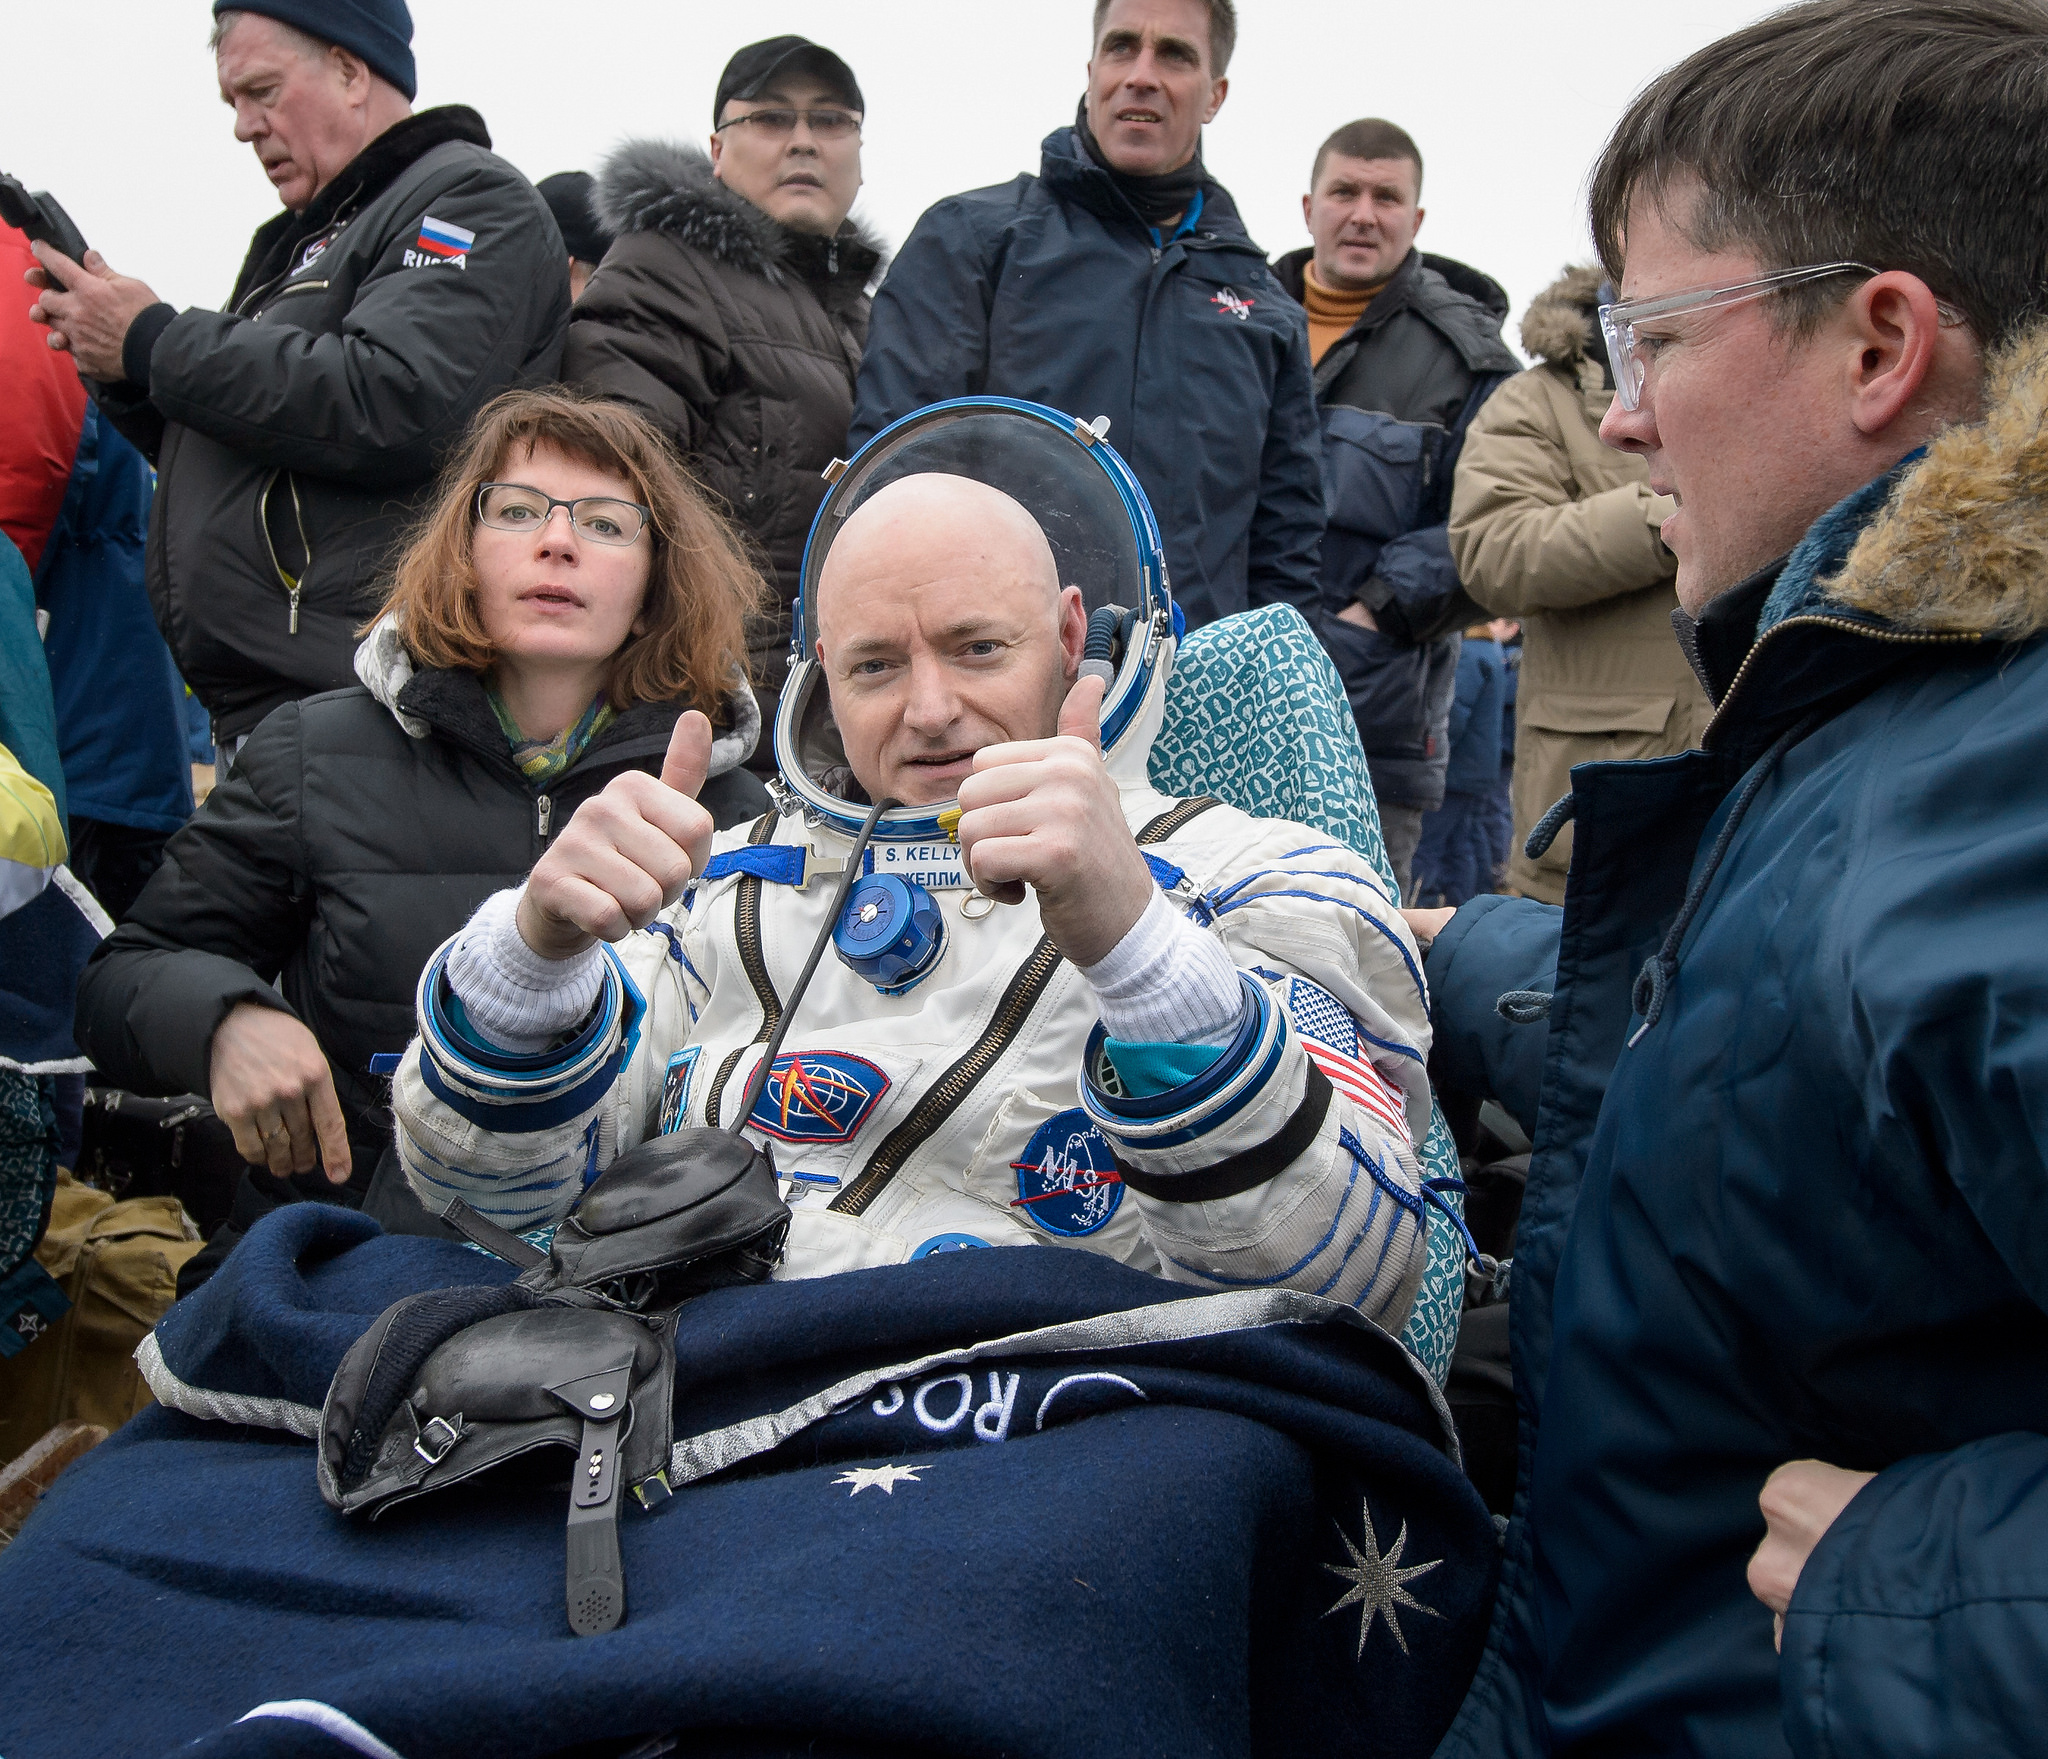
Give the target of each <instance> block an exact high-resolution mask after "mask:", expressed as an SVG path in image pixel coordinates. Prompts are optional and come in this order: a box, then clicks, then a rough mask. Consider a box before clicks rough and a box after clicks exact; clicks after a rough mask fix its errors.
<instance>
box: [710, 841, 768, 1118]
mask: <svg viewBox="0 0 2048 1759" xmlns="http://www.w3.org/2000/svg"><path fill="white" fill-rule="evenodd" d="M777 817H778V815H777V814H775V813H772V812H769V813H763V814H762V815H761V817H760V818H759V819H757V820H756V821H755V823H754V828H753V830H752V831H751V832H750V833H749V834H748V837H747V841H748V842H749V843H755V844H759V843H765V842H767V841H768V840H769V838H771V837H772V836H774V834H775V825H776V821H777ZM733 936H734V938H735V939H736V940H737V941H738V942H739V949H740V969H741V970H742V971H744V972H745V973H746V974H747V981H748V982H749V983H750V984H752V985H753V986H754V999H755V1000H756V1001H757V1002H759V1003H760V1005H761V1025H760V1029H759V1030H758V1031H757V1032H756V1033H755V1034H754V1036H753V1037H752V1038H751V1039H749V1040H748V1041H747V1042H746V1043H745V1044H742V1045H736V1046H735V1047H734V1048H733V1049H732V1051H731V1052H730V1053H729V1054H728V1055H727V1057H726V1059H725V1061H724V1062H722V1063H720V1064H719V1065H718V1073H717V1075H716V1076H715V1077H713V1079H712V1082H711V1089H710V1091H709V1092H708V1093H707V1094H706V1095H705V1096H704V1122H705V1123H706V1124H708V1125H710V1127H711V1128H712V1129H714V1130H715V1129H717V1128H718V1114H719V1111H720V1109H721V1108H722V1106H723V1105H724V1103H725V1086H726V1083H727V1082H728V1081H730V1080H731V1079H732V1072H733V1070H734V1069H736V1068H737V1067H738V1066H739V1060H740V1058H741V1057H742V1056H744V1055H745V1054H746V1053H747V1052H748V1051H749V1050H751V1049H752V1048H753V1047H754V1046H755V1045H757V1044H766V1043H767V1042H768V1037H769V1034H771V1033H772V1032H774V1030H775V1023H776V1022H777V1021H778V1020H780V1019H781V1018H782V998H781V997H780V996H779V995H777V994H776V993H775V980H774V979H773V978H772V977H770V976H769V975H768V956H767V952H766V950H765V949H764V948H763V947H762V945H761V881H760V879H759V878H758V877H757V876H755V875H754V874H748V875H747V876H746V877H745V878H744V879H742V880H741V881H740V883H739V892H738V897H737V899H736V901H735V903H734V907H733Z"/></svg>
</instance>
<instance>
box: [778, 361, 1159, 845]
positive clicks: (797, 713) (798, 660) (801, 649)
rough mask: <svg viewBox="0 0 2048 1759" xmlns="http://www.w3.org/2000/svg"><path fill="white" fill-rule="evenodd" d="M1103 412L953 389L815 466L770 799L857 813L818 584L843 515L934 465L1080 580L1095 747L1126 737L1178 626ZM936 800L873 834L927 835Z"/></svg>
mask: <svg viewBox="0 0 2048 1759" xmlns="http://www.w3.org/2000/svg"><path fill="white" fill-rule="evenodd" d="M1108 430H1109V422H1108V419H1107V418H1106V417H1098V418H1097V419H1096V420H1095V421H1093V422H1083V421H1081V420H1079V419H1077V418H1076V417H1074V416H1071V415H1066V414H1063V413H1061V412H1060V411H1059V410H1057V409H1050V408H1047V407H1046V406H1045V405H1044V404H1042V403H1024V402H1019V401H1018V400H1016V399H1014V398H1010V397H958V398H954V399H952V400H951V401H949V402H945V403H934V404H930V405H929V406H927V407H926V408H923V409H919V410H915V411H913V412H912V413H911V414H909V415H906V416H905V417H903V419H902V420H901V421H898V422H895V423H893V424H892V425H891V426H889V427H886V428H884V429H883V430H882V431H881V432H880V433H878V434H877V435H875V437H874V438H873V439H871V440H870V441H869V442H868V443H867V444H866V445H865V446H863V447H862V448H861V449H860V450H859V451H858V452H856V453H855V454H854V455H853V457H852V458H851V459H850V460H848V461H846V462H844V463H841V462H840V461H838V460H835V461H834V462H833V463H832V464H831V465H829V466H828V467H827V468H826V471H825V475H826V478H827V480H829V481H830V482H831V484H832V487H831V490H830V492H829V493H828V494H827V495H826V496H825V499H824V502H823V504H822V505H820V507H819V508H818V512H817V516H816V517H815V518H814V519H813V520H812V521H811V533H810V537H809V539H808V540H807V541H806V543H805V545H804V561H803V572H802V574H801V576H800V579H799V582H798V586H797V598H796V604H795V607H794V609H793V612H792V615H791V625H792V627H791V633H790V651H789V677H788V680H787V682H785V684H784V685H783V688H782V694H781V700H780V702H779V704H778V706H777V709H776V714H775V734H774V737H775V761H776V768H777V770H778V771H779V776H778V778H777V780H776V781H775V782H773V783H771V784H770V791H771V792H772V793H773V794H774V796H775V799H776V804H777V805H778V806H779V807H780V808H781V809H782V810H783V811H784V812H791V811H800V812H801V813H802V814H803V815H804V818H805V820H806V822H808V823H811V824H814V825H815V824H823V825H830V826H832V827H834V828H836V829H838V830H840V831H842V832H844V833H846V834H847V835H849V836H851V835H853V834H854V833H855V832H857V831H858V830H859V829H860V827H861V824H862V821H863V820H864V819H865V818H866V817H867V815H868V810H869V808H868V803H867V802H866V801H865V800H864V799H862V798H861V797H860V795H859V791H858V789H857V787H856V786H855V784H854V783H853V782H852V779H851V775H850V773H849V772H848V770H847V768H846V753H845V749H844V747H843V746H842V745H841V743H840V739H839V730H838V728H837V727H836V726H835V725H834V724H833V720H832V705H831V702H830V699H829V698H828V696H827V694H826V689H825V675H824V670H823V668H822V667H821V666H820V665H819V664H818V617H817V602H818V581H819V578H820V577H821V575H822V574H823V572H824V567H825V558H826V557H827V556H828V555H829V554H830V553H831V549H832V543H833V540H834V538H835V537H836V536H837V535H838V533H839V530H840V528H841V527H842V526H843V525H844V524H845V522H846V519H847V516H848V515H849V514H851V513H852V512H853V511H854V509H855V508H857V507H859V506H860V505H861V504H862V502H864V501H865V500H866V499H867V498H868V497H869V496H870V495H872V494H874V493H875V492H876V491H877V490H879V489H882V488H884V487H886V486H887V485H888V484H890V483H892V482H895V481H896V480H897V479H898V478H900V477H906V476H918V475H923V474H925V473H928V472H942V473H944V474H946V475H950V476H965V477H971V478H973V479H974V480H975V481H976V482H982V483H986V484H988V485H989V486H990V487H991V488H995V489H1000V490H1001V491H1002V492H1003V493H1004V494H1006V495H1008V496H1010V497H1011V499H1012V500H1015V501H1016V502H1018V503H1019V504H1020V505H1021V506H1023V507H1024V509H1025V510H1026V511H1027V512H1028V513H1030V515H1031V516H1032V518H1034V519H1035V520H1037V522H1038V525H1039V529H1040V530H1042V531H1043V532H1044V533H1045V538H1046V542H1047V543H1048V544H1049V545H1050V546H1051V547H1052V554H1053V560H1054V562H1055V563H1056V564H1057V566H1058V569H1059V578H1060V584H1061V585H1062V586H1075V587H1079V588H1080V591H1081V603H1082V607H1083V609H1084V610H1085V611H1086V612H1087V614H1088V619H1089V646H1088V652H1089V655H1090V656H1091V657H1092V658H1098V659H1101V660H1105V661H1107V662H1108V664H1109V669H1110V673H1111V677H1110V681H1109V685H1108V689H1107V691H1106V692H1105V694H1104V696H1103V700H1102V749H1103V755H1104V757H1105V758H1111V757H1113V756H1114V755H1115V753H1116V750H1117V748H1118V746H1119V745H1120V743H1121V742H1122V741H1123V740H1124V739H1125V738H1127V737H1129V736H1131V735H1132V734H1133V732H1134V729H1136V728H1137V727H1138V725H1139V722H1140V711H1141V709H1142V708H1143V706H1144V704H1145V702H1146V699H1147V697H1148V695H1149V694H1150V692H1151V690H1152V687H1153V684H1154V682H1155V680H1156V679H1158V677H1159V676H1160V674H1161V671H1162V668H1168V669H1170V667H1171V663H1172V654H1173V644H1174V643H1175V642H1176V641H1177V640H1178V638H1179V636H1180V633H1181V630H1182V628H1183V621H1182V618H1181V615H1180V612H1179V611H1178V609H1177V608H1176V607H1175V605H1174V603H1173V595H1172V592H1171V590H1170V588H1169V586H1168V584H1167V578H1166V553H1165V550H1164V548H1163V547H1162V545H1161V543H1160V540H1159V526H1158V523H1157V521H1156V520H1154V518H1153V517H1152V508H1151V504H1150V503H1149V502H1148V501H1147V500H1146V499H1145V491H1144V490H1143V489H1141V488H1140V487H1139V486H1138V479H1137V477H1136V476H1135V475H1134V474H1133V473H1132V471H1131V467H1130V466H1129V465H1128V464H1126V463H1125V462H1124V461H1123V459H1122V458H1120V457H1118V456H1117V453H1116V450H1115V448H1114V447H1112V446H1111V445H1110V444H1109V443H1108V441H1107V439H1106V438H1105V437H1104V436H1105V435H1106V434H1107V432H1108ZM947 804H948V803H946V802H940V803H938V804H935V805H931V806H905V807H898V808H896V809H894V810H892V811H890V812H888V813H885V814H884V815H883V816H882V819H881V822H880V823H879V824H878V825H877V826H876V828H875V836H876V837H877V838H879V839H892V840H893V839H898V838H918V839H925V838H930V837H931V836H933V835H934V834H935V833H936V832H937V831H938V830H939V823H938V815H939V814H940V813H942V812H944V811H945V810H946V806H947Z"/></svg>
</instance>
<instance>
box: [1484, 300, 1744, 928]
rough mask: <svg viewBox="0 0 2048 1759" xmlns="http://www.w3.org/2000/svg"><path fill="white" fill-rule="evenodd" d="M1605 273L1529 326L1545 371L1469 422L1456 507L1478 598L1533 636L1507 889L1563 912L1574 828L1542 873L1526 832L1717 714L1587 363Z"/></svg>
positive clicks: (1659, 503) (1535, 315) (1654, 514)
mask: <svg viewBox="0 0 2048 1759" xmlns="http://www.w3.org/2000/svg"><path fill="white" fill-rule="evenodd" d="M1599 284H1600V271H1599V270H1598V269H1594V268H1580V269H1571V270H1567V271H1566V273H1565V275H1564V277H1563V279H1562V280H1560V281H1558V282H1557V283H1556V284H1555V285H1554V286H1552V287H1551V288H1549V289H1548V290H1546V291H1545V292H1544V293H1542V294H1540V295H1538V297H1537V298H1536V300H1535V301H1534V302H1533V303H1532V304H1531V305H1530V307H1529V311H1528V315H1527V316H1526V317H1525V318H1524V319H1523V320H1522V346H1523V347H1524V348H1526V349H1527V350H1528V351H1529V352H1530V353H1531V354H1534V355H1537V356H1539V357H1540V359H1541V364H1540V365H1537V366H1534V367H1531V368H1530V369H1529V370H1528V371H1527V372H1525V373H1521V374H1518V375H1517V376H1516V377H1514V378H1512V379H1510V380H1508V382H1507V383H1506V384H1504V385H1503V386H1501V388H1500V389H1499V390H1498V391H1496V392H1494V394H1493V395H1492V396H1491V397H1490V398H1489V399H1487V402H1486V405H1485V407H1484V408H1482V409H1481V410H1480V412H1479V414H1478V416H1477V417H1476V418H1475V419H1474V420H1473V423H1472V426H1471V428H1470V430H1469V431H1468V432H1467V434H1466V437H1465V450H1464V453H1463V455H1462V456H1461V457H1460V458H1459V460H1458V474H1457V486H1456V490H1455V492H1454V494H1453V495H1452V498H1451V521H1450V535H1451V554H1452V556H1453V557H1455V558H1456V560H1457V564H1458V576H1459V578H1460V579H1461V580H1462V581H1463V582H1464V583H1465V589H1466V591H1467V592H1469V593H1470V594H1471V595H1472V597H1473V598H1474V599H1476V600H1477V601H1478V602H1479V603H1480V604H1481V605H1483V606H1484V607H1485V608H1486V609H1487V610H1488V611H1490V612H1492V613H1493V614H1494V615H1495V616H1497V617H1519V618H1520V619H1521V620H1522V624H1523V630H1524V634H1523V646H1522V673H1521V683H1520V686H1519V689H1518V692H1517V700H1516V704H1515V774H1514V784H1513V802H1514V815H1515V831H1514V844H1513V856H1512V859H1511V861H1510V862H1509V865H1508V884H1509V885H1510V886H1511V887H1512V888H1513V889H1514V890H1516V891H1518V892H1521V893H1523V894H1525V895H1526V896H1528V897H1531V898H1540V899H1542V900H1544V901H1545V902H1546V903H1551V904H1561V903H1563V902H1564V880H1565V870H1566V868H1567V867H1568V865H1569V864H1570V860H1571V829H1570V827H1569V826H1567V827H1566V828H1565V831H1564V833H1563V834H1562V835H1560V836H1559V837H1558V839H1557V841H1556V842H1555V843H1553V844H1552V845H1551V847H1550V851H1549V853H1548V854H1547V855H1545V856H1544V858H1543V859H1542V860H1541V861H1537V862H1531V861H1530V860H1529V858H1528V857H1527V856H1526V855H1524V854H1523V853H1522V843H1523V840H1524V838H1526V837H1527V836H1528V834H1529V827H1530V826H1531V825H1532V824H1534V823H1535V822H1536V820H1537V819H1538V818H1540V817H1542V815H1543V813H1544V812H1545V811H1546V810H1547V809H1548V808H1549V807H1550V805H1551V803H1552V802H1553V801H1555V800H1557V799H1559V798H1561V797H1562V796H1563V795H1564V794H1565V793H1566V792H1567V790H1569V788H1570V787H1571V768H1572V765H1573V764H1576V763H1591V762H1595V761H1598V760H1601V759H1607V758H1630V757H1662V756H1665V755H1668V754H1669V753H1672V752H1678V751H1685V750H1687V749H1689V748H1690V747H1692V746H1694V745H1696V744H1698V743H1699V737H1700V734H1701V732H1702V731H1703V730H1704V728H1705V727H1706V724H1707V719H1708V716H1709V714H1710V713H1711V712H1712V711H1711V710H1710V708H1709V706H1708V703H1707V699H1706V695H1705V693H1704V692H1703V691H1702V690H1701V689H1700V686H1699V681H1698V680H1697V679H1696V678H1694V676H1693V673H1692V668H1691V666H1690V665H1688V664H1687V662H1686V659H1685V655H1684V653H1683V652H1682V651H1681V650H1680V648H1679V645H1678V638H1677V637H1676V635H1674V634H1673V632H1672V628H1671V613H1672V611H1673V609H1674V608H1676V605H1677V602H1678V601H1677V598H1676V596H1675V595H1674V593H1673V592H1672V589H1671V581H1672V576H1673V574H1674V572H1675V571H1676V566H1677V565H1676V563H1675V562H1674V560H1673V558H1672V556H1671V552H1670V551H1668V550H1667V549H1665V548H1664V546H1663V544H1662V542H1661V541H1660V540H1659V538H1658V536H1657V528H1658V526H1659V525H1660V524H1661V523H1662V522H1663V520H1664V519H1665V518H1666V517H1667V516H1668V515H1669V514H1670V512H1671V503H1670V502H1669V501H1667V500H1665V499H1663V498H1662V497H1661V496H1658V495H1653V494H1651V493H1650V487H1649V482H1648V478H1647V474H1646V472H1645V470H1644V467H1643V465H1642V463H1641V461H1640V460H1638V459H1636V458H1634V457H1632V456H1630V455H1629V454H1627V453H1625V452H1615V451H1611V450H1609V449H1608V448H1607V447H1605V446H1603V445H1602V444H1601V443H1600V433H1599V430H1600V419H1601V417H1602V416H1604V415H1605V414H1606V413H1607V408H1608V405H1609V404H1610V403H1612V402H1613V400H1614V393H1613V391H1612V390H1610V389H1608V388H1607V386H1606V382H1605V380H1606V375H1605V374H1604V372H1603V371H1602V369H1601V364H1600V362H1599V360H1598V359H1597V358H1595V357H1593V356H1592V355H1591V353H1590V342H1591V336H1592V323H1591V320H1592V313H1593V306H1594V301H1595V290H1596V289H1597V288H1598V286H1599Z"/></svg>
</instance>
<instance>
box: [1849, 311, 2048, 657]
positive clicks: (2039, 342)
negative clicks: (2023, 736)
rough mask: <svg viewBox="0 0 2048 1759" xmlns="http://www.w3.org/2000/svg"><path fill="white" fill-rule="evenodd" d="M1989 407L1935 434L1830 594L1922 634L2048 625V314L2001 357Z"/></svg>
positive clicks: (2021, 632)
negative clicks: (1976, 417)
mask: <svg viewBox="0 0 2048 1759" xmlns="http://www.w3.org/2000/svg"><path fill="white" fill-rule="evenodd" d="M1984 408H1985V416H1984V419H1983V420H1982V421H1977V422H1967V423H1961V424H1958V425H1957V426H1955V427H1952V428H1949V429H1947V430H1946V431H1944V432H1943V433H1941V434H1939V435H1937V436H1936V437H1935V438H1934V440H1933V441H1931V442H1930V443H1929V445H1928V447H1927V449H1926V456H1925V457H1924V458H1922V459H1921V460H1920V461H1919V462H1918V463H1917V464H1914V465H1912V466H1911V467H1910V468H1909V469H1908V470H1907V471H1906V472H1905V473H1904V474H1903V476H1902V477H1901V478H1900V480H1899V482H1898V485H1897V487H1896V488H1894V489H1893V491H1892V494H1891V498H1890V500H1889V501H1888V502H1887V503H1886V505H1885V506H1884V507H1883V509H1882V510H1881V511H1880V512H1878V513H1877V515H1876V516H1875V517H1874V518H1872V519H1871V520H1870V522H1869V524H1867V525H1866V526H1864V527H1863V530H1862V534H1861V536H1859V537H1858V538H1857V540H1856V542H1855V545H1854V547H1853V548H1851V549H1850V551H1849V554H1848V559H1847V561H1846V562H1845V563H1844V564H1843V565H1842V569H1841V572H1840V573H1838V574H1835V575H1834V576H1833V577H1832V578H1831V579H1827V580H1824V581H1822V582H1821V584H1820V587H1819V592H1820V594H1821V596H1822V597H1823V598H1825V599H1826V600H1828V601H1831V602H1832V603H1834V604H1837V605H1842V606H1846V607H1847V608H1849V609H1850V610H1853V611H1859V612H1861V613H1863V614H1864V615H1865V616H1870V617H1877V618H1881V619H1883V621H1885V622H1886V623H1888V624H1890V625H1891V626H1893V627H1894V628H1897V629H1903V630H1912V631H1914V632H1916V633H1921V634H1930V635H1931V634H1963V633H1971V634H1977V635H1982V636H1984V637H1986V638H1987V639H1990V640H1995V641H2022V640H2025V639H2026V638H2027V637H2029V636H2033V635H2038V634H2040V633H2041V632H2042V631H2043V630H2048V323H2043V324H2039V325H2036V326H2035V327H2034V328H2032V329H2030V330H2028V331H2026V332H2024V333H2023V334H2022V335H2021V336H2019V337H2018V338H2017V339H2016V340H2014V341H2013V342H2011V343H2009V344H2008V345H2007V346H2006V347H2005V348H2003V349H2001V350H2000V351H1999V352H1998V353H1997V354H1995V355H1994V356H1993V357H1992V359H1991V362H1990V364H1989V367H1988V369H1987V371H1986V374H1985V379H1984Z"/></svg>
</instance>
